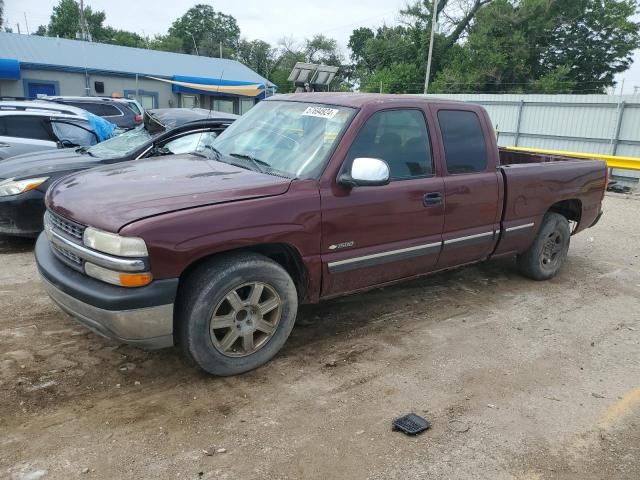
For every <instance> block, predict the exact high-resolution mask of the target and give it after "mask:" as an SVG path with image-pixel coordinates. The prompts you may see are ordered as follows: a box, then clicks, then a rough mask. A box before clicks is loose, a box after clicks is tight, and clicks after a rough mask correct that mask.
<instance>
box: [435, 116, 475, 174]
mask: <svg viewBox="0 0 640 480" xmlns="http://www.w3.org/2000/svg"><path fill="white" fill-rule="evenodd" d="M438 123H439V124H440V131H441V132H442V141H443V142H444V152H445V157H446V160H447V171H448V172H449V173H474V172H484V171H485V170H486V169H487V146H486V144H485V141H484V133H483V131H482V125H480V119H479V118H478V116H477V115H476V114H475V113H474V112H469V111H464V110H440V111H439V112H438Z"/></svg>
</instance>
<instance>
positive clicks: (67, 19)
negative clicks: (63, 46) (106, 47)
mask: <svg viewBox="0 0 640 480" xmlns="http://www.w3.org/2000/svg"><path fill="white" fill-rule="evenodd" d="M105 17H106V15H105V13H104V12H94V11H93V10H92V9H91V7H85V9H84V19H85V24H86V26H87V30H88V33H89V35H90V36H91V38H92V39H93V40H95V41H98V42H99V41H103V40H104V38H105V30H104V27H103V23H104V20H105ZM44 32H46V35H49V36H52V37H56V36H58V37H62V38H71V39H74V38H78V37H79V36H80V33H81V32H82V27H81V24H80V5H79V4H78V2H76V1H75V0H60V3H58V5H56V6H55V7H53V13H52V14H51V17H50V19H49V25H48V26H47V27H46V30H45V29H44V28H43V27H42V26H40V27H38V30H37V32H36V34H37V35H40V34H42V33H44Z"/></svg>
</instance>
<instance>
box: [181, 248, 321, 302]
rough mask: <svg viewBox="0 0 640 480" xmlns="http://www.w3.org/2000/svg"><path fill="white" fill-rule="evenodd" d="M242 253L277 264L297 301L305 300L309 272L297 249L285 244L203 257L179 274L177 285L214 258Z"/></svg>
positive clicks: (237, 249) (223, 252)
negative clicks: (262, 257) (259, 256)
mask: <svg viewBox="0 0 640 480" xmlns="http://www.w3.org/2000/svg"><path fill="white" fill-rule="evenodd" d="M242 252H250V253H257V254H260V255H264V256H265V257H267V258H270V259H271V260H273V261H274V262H276V263H277V264H279V265H280V266H281V267H282V268H284V269H285V270H286V271H287V273H288V274H289V275H290V276H291V278H292V279H293V282H294V284H295V286H296V290H297V292H298V299H299V300H300V301H303V300H304V299H306V298H307V295H308V293H309V272H308V271H307V268H306V266H305V264H304V261H303V260H302V255H301V254H300V252H299V251H298V249H297V248H296V247H294V246H293V245H290V244H287V243H264V244H256V245H250V246H246V247H239V248H234V249H230V250H223V251H221V252H216V253H213V254H209V255H205V256H203V257H200V258H198V259H197V260H195V261H193V262H192V263H191V264H189V265H188V266H187V267H186V268H185V269H184V270H183V271H182V273H181V274H180V283H179V284H180V285H182V284H183V283H184V281H185V279H186V278H187V277H188V276H189V275H190V274H191V272H193V271H194V270H195V269H196V268H198V267H199V266H200V265H202V264H204V263H206V262H209V261H211V260H213V259H215V258H220V257H222V256H225V255H229V254H234V253H242Z"/></svg>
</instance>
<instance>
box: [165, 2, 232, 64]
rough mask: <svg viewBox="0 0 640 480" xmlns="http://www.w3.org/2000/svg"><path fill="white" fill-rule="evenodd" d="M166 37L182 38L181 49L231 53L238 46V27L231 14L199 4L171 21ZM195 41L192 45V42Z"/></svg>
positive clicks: (213, 53) (191, 51) (209, 55)
mask: <svg viewBox="0 0 640 480" xmlns="http://www.w3.org/2000/svg"><path fill="white" fill-rule="evenodd" d="M169 36H172V37H176V38H180V39H181V40H182V51H183V52H186V53H192V54H195V53H196V45H197V50H198V54H199V55H204V56H208V57H218V56H220V44H222V46H223V56H225V57H229V56H232V55H233V54H234V53H235V52H236V51H237V49H238V43H239V41H240V27H238V22H236V19H235V18H234V17H232V16H231V15H225V14H224V13H220V12H216V11H215V10H214V9H213V7H212V6H211V5H204V4H198V5H195V6H194V7H191V8H190V9H189V10H187V12H186V13H185V14H184V15H182V16H181V17H180V18H178V19H177V20H176V21H174V22H173V24H172V25H171V28H169ZM194 42H195V45H194Z"/></svg>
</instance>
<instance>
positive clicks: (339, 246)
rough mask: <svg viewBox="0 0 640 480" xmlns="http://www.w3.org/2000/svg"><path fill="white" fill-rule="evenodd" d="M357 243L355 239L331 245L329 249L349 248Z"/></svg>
mask: <svg viewBox="0 0 640 480" xmlns="http://www.w3.org/2000/svg"><path fill="white" fill-rule="evenodd" d="M355 244H356V242H354V241H351V242H342V243H336V244H335V245H329V250H339V249H340V248H349V247H353V246H354V245H355Z"/></svg>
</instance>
